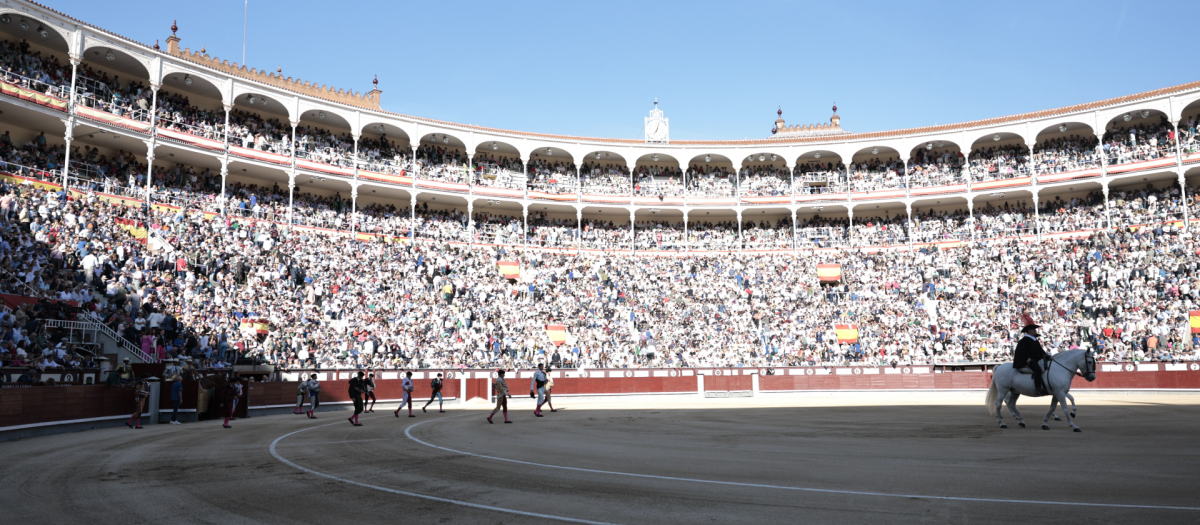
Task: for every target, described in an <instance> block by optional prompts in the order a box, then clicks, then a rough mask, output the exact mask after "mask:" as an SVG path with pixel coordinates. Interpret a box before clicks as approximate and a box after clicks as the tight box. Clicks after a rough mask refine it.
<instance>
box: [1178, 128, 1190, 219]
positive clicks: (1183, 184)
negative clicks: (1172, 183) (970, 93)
mask: <svg viewBox="0 0 1200 525" xmlns="http://www.w3.org/2000/svg"><path fill="white" fill-rule="evenodd" d="M1175 136H1176V137H1178V136H1179V134H1178V133H1176V134H1175ZM1175 172H1176V173H1178V174H1179V198H1180V200H1181V201H1182V202H1183V229H1185V230H1187V229H1190V228H1191V222H1192V219H1191V215H1190V214H1189V213H1188V200H1187V180H1186V179H1184V177H1183V168H1182V167H1180V166H1176V167H1175Z"/></svg>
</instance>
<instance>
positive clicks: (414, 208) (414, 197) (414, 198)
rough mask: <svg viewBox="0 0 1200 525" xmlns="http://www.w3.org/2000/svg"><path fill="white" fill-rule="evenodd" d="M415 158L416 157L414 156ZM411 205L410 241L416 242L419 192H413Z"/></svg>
mask: <svg viewBox="0 0 1200 525" xmlns="http://www.w3.org/2000/svg"><path fill="white" fill-rule="evenodd" d="M413 158H414V159H415V158H416V157H413ZM411 203H412V204H411V206H410V207H409V209H408V211H409V221H408V242H410V243H412V244H416V242H417V192H415V191H414V192H412V200H411Z"/></svg>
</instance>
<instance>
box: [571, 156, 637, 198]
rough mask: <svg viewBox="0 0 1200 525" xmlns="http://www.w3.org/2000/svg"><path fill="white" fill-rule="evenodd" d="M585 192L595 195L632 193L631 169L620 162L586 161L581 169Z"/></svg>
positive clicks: (581, 180) (581, 179)
mask: <svg viewBox="0 0 1200 525" xmlns="http://www.w3.org/2000/svg"><path fill="white" fill-rule="evenodd" d="M579 176H580V182H581V183H582V189H583V192H584V193H590V194H593V195H632V194H633V181H632V180H630V178H629V177H630V175H629V170H628V169H627V168H626V167H624V166H621V165H618V164H601V163H598V162H585V163H583V168H582V169H581V170H580V174H579Z"/></svg>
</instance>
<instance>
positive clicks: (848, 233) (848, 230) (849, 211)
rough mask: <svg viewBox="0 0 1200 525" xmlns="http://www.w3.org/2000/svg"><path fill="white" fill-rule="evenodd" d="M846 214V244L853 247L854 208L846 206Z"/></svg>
mask: <svg viewBox="0 0 1200 525" xmlns="http://www.w3.org/2000/svg"><path fill="white" fill-rule="evenodd" d="M846 212H847V216H848V217H849V218H848V219H847V228H846V239H847V240H846V242H847V243H849V244H850V246H854V207H853V206H847V207H846Z"/></svg>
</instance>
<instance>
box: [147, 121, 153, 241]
mask: <svg viewBox="0 0 1200 525" xmlns="http://www.w3.org/2000/svg"><path fill="white" fill-rule="evenodd" d="M145 143H146V166H147V167H146V228H147V231H149V230H148V229H149V228H150V219H151V217H152V216H153V215H154V195H153V189H152V185H151V179H152V178H153V177H154V140H153V139H151V140H146V141H145Z"/></svg>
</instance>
